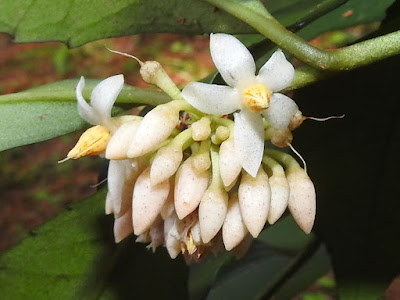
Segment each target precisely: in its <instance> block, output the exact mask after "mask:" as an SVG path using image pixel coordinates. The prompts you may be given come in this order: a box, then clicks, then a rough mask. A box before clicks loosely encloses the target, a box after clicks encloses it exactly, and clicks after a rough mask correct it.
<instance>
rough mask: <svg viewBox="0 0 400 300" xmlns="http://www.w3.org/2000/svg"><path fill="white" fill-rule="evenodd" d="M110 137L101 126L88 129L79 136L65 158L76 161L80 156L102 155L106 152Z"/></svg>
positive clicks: (106, 130) (107, 131) (108, 132)
mask: <svg viewBox="0 0 400 300" xmlns="http://www.w3.org/2000/svg"><path fill="white" fill-rule="evenodd" d="M110 136H111V135H110V131H109V130H108V129H107V128H105V127H103V126H101V125H97V126H94V127H90V128H89V129H88V130H86V131H85V132H84V133H83V134H82V135H81V137H80V138H79V140H78V142H77V143H76V145H75V146H74V148H72V149H71V151H69V152H68V155H67V157H68V158H73V159H77V158H80V157H82V156H87V155H99V154H102V153H103V152H104V150H106V147H107V143H108V141H109V140H110Z"/></svg>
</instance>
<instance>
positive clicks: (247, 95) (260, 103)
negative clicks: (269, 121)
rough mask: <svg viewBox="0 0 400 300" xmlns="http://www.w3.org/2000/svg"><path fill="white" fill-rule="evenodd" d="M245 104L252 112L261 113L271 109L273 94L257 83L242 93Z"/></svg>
mask: <svg viewBox="0 0 400 300" xmlns="http://www.w3.org/2000/svg"><path fill="white" fill-rule="evenodd" d="M242 96H243V103H244V105H246V107H247V108H248V109H249V110H250V111H252V112H259V111H262V110H264V109H267V108H268V107H269V98H270V97H271V92H270V90H269V89H267V88H266V87H265V86H264V85H262V84H259V83H256V84H253V85H250V86H248V87H247V88H245V89H244V90H243V92H242Z"/></svg>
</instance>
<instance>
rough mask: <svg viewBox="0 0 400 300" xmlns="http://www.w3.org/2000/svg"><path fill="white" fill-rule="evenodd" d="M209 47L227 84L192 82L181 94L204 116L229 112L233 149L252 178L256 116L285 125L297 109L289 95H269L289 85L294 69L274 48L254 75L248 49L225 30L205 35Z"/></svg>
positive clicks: (259, 144)
mask: <svg viewBox="0 0 400 300" xmlns="http://www.w3.org/2000/svg"><path fill="white" fill-rule="evenodd" d="M210 51H211V56H212V59H213V61H214V64H215V66H216V67H217V69H218V71H219V72H220V74H221V76H222V78H223V79H224V80H225V82H226V83H227V84H228V85H229V86H221V85H215V84H205V83H200V82H192V83H190V84H188V85H187V86H186V87H185V88H184V89H183V91H182V97H183V98H185V99H186V100H187V101H188V102H189V103H190V104H191V105H192V106H194V107H195V108H197V109H198V110H200V111H202V112H205V113H207V114H218V115H225V114H231V113H234V118H235V126H234V139H235V149H236V152H237V155H238V156H239V160H240V163H241V165H242V167H243V168H244V169H245V170H246V171H247V173H249V174H250V175H251V176H253V177H255V176H256V174H257V171H258V168H259V167H260V163H261V159H262V154H263V149H264V126H263V120H262V116H264V117H265V118H266V119H267V121H268V122H269V123H270V125H271V126H273V127H276V128H286V127H287V126H288V125H289V122H290V119H291V118H292V116H293V115H294V114H295V113H296V111H297V110H298V107H297V105H296V103H295V102H294V101H293V100H292V99H290V98H289V97H287V96H285V95H282V94H279V93H275V92H276V91H280V90H282V89H284V88H286V87H287V86H289V84H290V83H291V82H292V80H293V77H294V68H293V66H292V65H291V64H290V63H289V62H288V61H287V60H286V58H285V55H284V54H283V52H282V51H281V50H277V51H276V52H275V53H274V54H273V55H272V56H271V58H270V59H269V60H268V61H267V62H266V63H265V65H264V66H263V67H262V68H261V69H260V71H259V73H258V75H257V76H256V75H255V72H256V66H255V63H254V59H253V57H252V56H251V54H250V52H249V51H248V50H247V48H246V47H245V46H244V45H243V44H242V43H241V42H240V41H239V40H237V39H236V38H235V37H233V36H231V35H228V34H221V33H218V34H211V37H210Z"/></svg>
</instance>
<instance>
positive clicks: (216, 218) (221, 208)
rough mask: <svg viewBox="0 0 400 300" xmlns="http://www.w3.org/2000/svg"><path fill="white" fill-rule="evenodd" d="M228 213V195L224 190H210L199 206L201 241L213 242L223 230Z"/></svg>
mask: <svg viewBox="0 0 400 300" xmlns="http://www.w3.org/2000/svg"><path fill="white" fill-rule="evenodd" d="M227 211H228V193H227V192H225V190H224V189H223V188H213V187H211V188H209V189H208V190H207V191H206V192H205V193H204V195H203V197H202V198H201V201H200V205H199V221H200V233H201V239H202V240H203V242H204V243H208V242H209V241H211V239H212V238H213V237H215V235H216V234H217V233H218V231H219V230H220V229H221V227H222V224H223V223H224V220H225V216H226V213H227Z"/></svg>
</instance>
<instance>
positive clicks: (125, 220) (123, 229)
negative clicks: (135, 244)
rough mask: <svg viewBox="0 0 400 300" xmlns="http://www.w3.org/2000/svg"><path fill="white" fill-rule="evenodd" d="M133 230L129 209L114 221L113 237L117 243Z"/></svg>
mask: <svg viewBox="0 0 400 300" xmlns="http://www.w3.org/2000/svg"><path fill="white" fill-rule="evenodd" d="M132 232H133V225H132V212H131V210H130V209H129V210H128V211H126V212H125V214H124V215H122V216H121V217H119V218H117V219H115V221H114V238H115V242H116V243H119V242H120V241H122V240H123V239H124V238H126V237H127V236H128V235H130V234H131V233H132Z"/></svg>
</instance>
